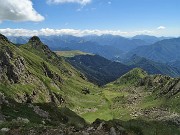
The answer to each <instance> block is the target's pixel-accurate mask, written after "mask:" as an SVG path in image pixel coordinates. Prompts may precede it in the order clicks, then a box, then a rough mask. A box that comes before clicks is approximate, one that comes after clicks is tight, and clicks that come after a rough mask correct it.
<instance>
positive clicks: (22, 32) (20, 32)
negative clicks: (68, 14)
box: [0, 28, 154, 37]
mask: <svg viewBox="0 0 180 135" xmlns="http://www.w3.org/2000/svg"><path fill="white" fill-rule="evenodd" d="M153 32H154V31H149V30H142V31H132V32H125V31H121V30H98V29H95V30H88V29H86V30H79V29H50V28H45V29H40V30H28V29H10V28H6V29H0V33H2V34H4V35H6V36H34V35H36V36H40V35H45V36H50V35H73V36H79V37H81V36H85V35H103V34H112V35H119V36H134V35H138V34H154V33H153Z"/></svg>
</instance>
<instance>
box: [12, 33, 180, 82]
mask: <svg viewBox="0 0 180 135" xmlns="http://www.w3.org/2000/svg"><path fill="white" fill-rule="evenodd" d="M8 38H9V39H10V41H12V42H13V43H16V44H18V45H19V44H24V43H27V42H28V40H29V37H12V36H11V37H8ZM40 39H41V41H42V42H43V43H45V44H47V45H49V48H50V49H51V50H54V51H61V50H80V51H83V52H86V53H91V54H96V55H99V56H77V57H74V58H71V62H72V64H73V65H74V66H75V67H78V69H81V70H83V66H87V65H86V64H85V63H84V61H83V59H84V57H88V58H87V59H91V60H92V61H96V60H97V61H98V62H99V63H101V64H103V62H104V61H105V60H104V58H106V59H109V60H113V61H119V62H121V63H124V64H127V65H128V66H130V67H140V68H142V69H144V70H146V71H147V72H148V73H150V74H165V75H170V76H172V77H177V76H179V74H180V73H179V72H180V64H179V61H180V38H170V37H155V36H149V35H136V36H134V37H132V38H125V37H121V36H114V35H101V36H97V35H90V36H84V37H75V36H71V35H62V36H40ZM100 56H102V57H104V58H100ZM72 59H74V61H78V62H81V65H79V64H77V63H75V62H74V61H72ZM106 61H108V60H106ZM107 63H111V61H108V62H107ZM83 64H85V65H83ZM93 64H94V63H93V62H92V63H91V65H93ZM82 65H83V66H82ZM107 65H108V64H107ZM95 66H96V65H95ZM116 66H117V65H116ZM109 67H110V66H109ZM101 68H102V67H101ZM85 69H86V70H84V72H85V73H86V74H87V76H88V75H89V72H91V77H89V78H93V77H95V78H96V77H97V76H100V77H98V78H99V79H98V80H101V79H100V78H103V81H102V80H101V81H102V82H103V83H104V82H105V83H106V82H109V81H112V80H114V79H115V78H116V77H117V76H118V75H121V73H123V71H122V72H120V71H115V72H116V73H117V76H116V75H115V76H113V77H110V75H109V74H108V73H107V72H110V73H111V70H109V71H105V72H106V73H107V74H106V75H107V76H109V79H105V77H102V76H101V75H100V74H99V73H100V71H98V73H97V71H94V69H91V70H90V69H88V68H85ZM111 69H112V70H113V69H114V68H113V67H111ZM101 71H103V70H101ZM103 72H104V71H103ZM93 73H95V74H94V75H95V76H93V77H92V74H93ZM94 80H97V79H94ZM104 80H105V81H104ZM102 82H98V83H99V84H103V83H102Z"/></svg>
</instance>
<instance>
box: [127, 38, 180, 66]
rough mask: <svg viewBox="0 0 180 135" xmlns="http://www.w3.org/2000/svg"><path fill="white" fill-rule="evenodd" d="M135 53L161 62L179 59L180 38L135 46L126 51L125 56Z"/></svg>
mask: <svg viewBox="0 0 180 135" xmlns="http://www.w3.org/2000/svg"><path fill="white" fill-rule="evenodd" d="M133 54H136V55H138V56H141V57H145V58H147V59H150V60H154V61H157V62H161V63H169V62H174V61H179V60H180V38H172V39H165V40H162V41H158V42H156V43H154V44H152V45H149V46H141V47H137V48H136V49H134V50H131V51H130V52H129V53H127V56H132V55H133Z"/></svg>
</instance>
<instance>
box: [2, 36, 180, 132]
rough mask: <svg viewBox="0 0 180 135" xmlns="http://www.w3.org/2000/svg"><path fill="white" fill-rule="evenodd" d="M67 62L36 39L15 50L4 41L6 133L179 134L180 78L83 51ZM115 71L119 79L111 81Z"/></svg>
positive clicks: (3, 90) (9, 43) (13, 46)
mask: <svg viewBox="0 0 180 135" xmlns="http://www.w3.org/2000/svg"><path fill="white" fill-rule="evenodd" d="M59 53H61V52H59ZM65 55H66V54H65ZM67 56H68V57H69V54H68V55H66V58H64V57H62V56H58V55H56V53H54V52H53V51H51V50H50V49H49V48H48V46H47V45H44V44H43V43H42V42H41V40H40V39H39V37H36V36H34V37H32V38H30V39H29V41H28V42H27V43H26V44H24V45H20V46H16V45H14V44H13V43H11V42H10V41H9V40H8V39H7V38H6V37H5V36H4V35H0V73H1V74H0V82H1V83H0V99H1V100H0V101H1V102H0V105H1V108H0V109H1V110H0V121H1V124H0V128H1V133H9V134H60V133H62V134H97V135H98V134H113V133H116V134H123V135H126V134H134V135H135V134H137V135H139V134H145V135H153V134H158V135H164V134H167V135H172V134H174V135H176V134H179V133H180V129H179V120H180V116H179V113H180V110H179V108H180V107H179V106H180V102H179V97H180V95H179V94H180V93H179V90H180V80H179V78H171V77H169V76H164V75H149V74H148V73H147V72H146V71H144V70H142V69H140V68H134V69H133V68H132V67H131V68H130V67H128V66H126V65H123V64H121V63H118V62H112V61H109V60H107V59H105V58H103V57H101V56H97V55H89V54H84V53H83V54H82V52H80V53H79V52H78V54H77V53H75V55H73V56H71V57H69V58H68V57H67ZM88 59H89V60H88ZM74 60H75V61H76V62H75V63H74V64H73V61H74ZM78 60H80V61H78ZM77 61H78V62H77ZM101 62H102V63H101ZM78 63H82V65H79V64H78ZM71 64H72V65H71ZM102 65H104V66H102ZM107 65H109V67H108V66H107ZM93 66H94V67H93ZM98 68H102V69H101V70H99V71H98V70H97V69H98ZM113 68H114V69H113ZM110 69H112V70H110ZM122 70H124V71H122ZM118 72H119V73H118ZM108 73H110V74H111V75H117V76H116V77H115V78H113V79H112V80H109V81H107V82H106V81H105V80H106V79H105V78H109V76H108ZM96 75H97V78H95V77H96ZM100 75H102V76H100ZM118 76H119V77H118ZM103 77H104V78H103ZM90 78H92V79H90ZM94 78H95V79H94ZM89 81H90V82H89ZM98 81H99V82H102V84H103V85H102V86H101V87H99V86H97V85H96V83H95V82H98Z"/></svg>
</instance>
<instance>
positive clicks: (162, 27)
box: [157, 26, 166, 30]
mask: <svg viewBox="0 0 180 135" xmlns="http://www.w3.org/2000/svg"><path fill="white" fill-rule="evenodd" d="M157 29H158V30H164V29H166V27H165V26H159V27H157Z"/></svg>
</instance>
